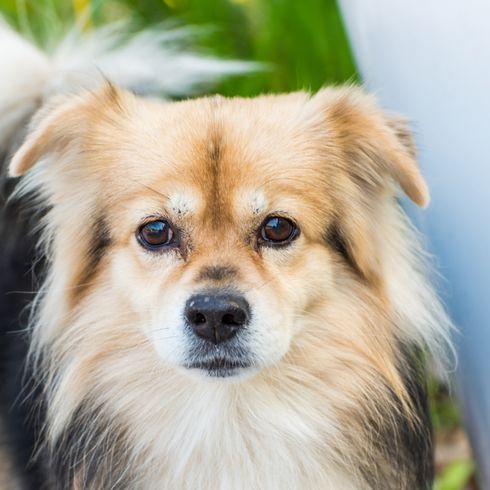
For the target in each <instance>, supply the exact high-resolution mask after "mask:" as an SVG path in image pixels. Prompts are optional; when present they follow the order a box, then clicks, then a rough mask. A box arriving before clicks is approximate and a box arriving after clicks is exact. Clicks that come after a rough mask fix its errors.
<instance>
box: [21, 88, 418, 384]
mask: <svg viewBox="0 0 490 490" xmlns="http://www.w3.org/2000/svg"><path fill="white" fill-rule="evenodd" d="M40 120H41V122H40V124H39V127H38V129H36V130H35V131H34V132H33V133H31V136H30V138H28V140H27V142H26V143H25V145H24V147H23V148H22V149H21V150H20V152H19V153H18V154H17V156H16V158H15V159H14V161H13V164H12V169H13V172H14V173H22V172H23V171H25V170H26V169H27V168H28V167H30V166H31V165H33V164H34V163H35V162H36V161H37V160H39V159H42V158H43V157H45V156H46V155H47V154H53V155H55V158H54V161H52V162H48V161H47V160H46V161H45V162H44V163H40V165H39V168H40V169H41V170H40V171H41V172H42V174H41V175H43V177H39V178H40V179H41V180H42V179H44V185H45V186H46V187H48V190H47V191H46V194H47V195H49V198H50V199H51V201H52V205H53V206H54V208H53V213H54V215H55V216H57V217H58V218H55V219H53V220H52V222H53V223H55V224H53V226H56V227H58V228H57V229H56V231H55V238H54V241H55V243H56V246H58V260H57V263H59V264H60V265H59V267H60V268H63V269H64V274H65V276H66V277H65V279H64V286H65V288H66V295H65V297H66V305H65V307H66V308H67V309H72V310H75V311H76V310H77V309H79V308H82V309H83V304H84V302H86V301H92V299H90V298H93V296H94V295H99V296H100V295H105V298H106V304H107V307H106V311H104V312H103V314H105V315H108V316H112V317H113V318H114V322H115V325H112V329H113V334H114V335H117V334H118V333H119V334H120V335H121V336H124V335H125V332H126V329H127V328H129V327H128V325H131V328H137V329H138V331H139V332H141V333H143V334H144V336H145V338H146V339H148V340H149V341H150V343H151V345H152V346H153V348H154V352H156V353H157V354H158V356H159V358H160V359H161V362H162V363H164V364H165V365H168V366H172V367H177V368H178V369H180V370H181V371H182V370H183V371H185V372H188V373H189V374H192V373H199V374H202V375H205V376H209V377H220V378H222V377H238V378H241V377H243V376H245V375H247V374H253V373H256V372H257V371H260V370H263V369H266V368H268V367H271V366H274V365H277V363H278V361H280V360H281V359H282V358H283V357H284V356H286V355H288V353H289V354H290V353H291V352H293V351H294V348H293V347H292V346H296V347H297V348H298V349H299V348H300V347H298V346H301V343H302V339H304V338H308V337H310V338H311V337H314V336H315V335H316V334H315V333H314V331H313V330H314V329H317V330H318V329H323V332H324V333H323V334H322V335H323V338H322V340H321V341H322V343H325V344H328V343H329V335H331V340H332V342H334V340H335V338H336V336H338V330H339V329H343V328H348V326H347V325H348V322H347V324H346V325H344V324H342V321H341V322H340V324H339V322H338V321H336V319H337V320H338V319H339V318H341V317H342V315H345V316H347V315H348V313H347V312H346V311H343V313H342V311H341V310H342V308H344V310H345V304H346V303H347V304H348V303H349V301H351V302H352V304H353V305H354V306H353V307H354V308H355V303H356V302H357V301H361V300H362V301H371V302H373V301H374V302H379V305H380V306H379V308H380V311H381V309H383V308H385V307H384V306H383V301H384V298H385V284H384V272H383V268H382V266H381V264H380V262H381V258H380V250H381V248H382V240H383V239H384V237H383V236H382V231H381V229H382V224H381V223H378V222H377V220H378V218H379V219H380V217H381V216H382V214H383V209H384V207H385V206H386V203H387V202H388V203H390V204H389V205H393V206H394V204H393V203H392V201H393V198H392V195H393V191H392V182H393V181H397V182H398V183H399V184H401V186H402V187H403V189H404V190H405V192H406V193H407V194H409V195H410V197H411V198H412V199H413V200H415V201H416V202H418V203H419V204H424V203H425V201H426V199H427V195H426V189H425V185H424V183H423V181H422V179H421V177H420V175H419V173H418V171H417V167H416V166H415V163H414V161H413V155H412V151H411V148H410V144H408V142H407V140H406V133H405V132H404V131H403V130H402V129H401V128H400V127H399V125H397V124H396V123H393V122H392V121H391V120H389V119H388V118H387V117H385V116H384V115H383V114H381V113H380V112H379V111H378V110H377V109H375V107H374V106H373V105H372V104H371V102H370V101H369V99H367V98H365V97H364V96H360V95H359V94H357V93H353V94H352V93H351V92H350V91H349V90H346V91H344V92H339V91H335V90H325V91H323V92H321V93H319V94H318V95H316V96H315V97H313V98H311V97H310V96H308V95H306V94H303V93H298V94H292V95H287V96H272V97H260V98H256V99H249V100H244V99H231V100H226V99H220V98H212V99H200V100H195V101H184V102H179V103H164V102H154V101H144V100H139V99H137V98H136V97H133V96H132V95H129V94H126V93H121V92H115V91H114V89H112V88H108V89H106V90H105V91H104V92H103V93H101V94H96V95H93V94H90V95H87V96H85V97H84V98H81V99H77V100H74V101H68V102H66V103H62V104H60V105H57V106H56V107H55V108H53V109H50V110H47V111H46V113H45V114H42V115H41V117H40ZM70 213H71V214H70ZM68 215H70V216H68ZM56 221H58V222H57V223H56ZM378 227H379V228H378ZM55 265H56V263H55ZM349 295H350V298H349V299H346V297H349ZM368 297H369V298H375V299H366V298H368ZM60 308H61V307H60ZM335 308H337V310H335ZM99 309H100V308H99ZM385 311H386V309H383V312H385ZM380 315H381V314H380ZM381 316H382V315H381ZM121 319H123V320H121ZM118 324H119V326H120V329H119V330H118V328H119V327H118ZM311 325H315V327H314V329H311V330H309V329H310V326H311ZM311 328H313V327H311ZM366 328H370V327H368V326H366ZM329 332H330V333H329ZM350 335H352V336H355V335H357V334H356V333H355V332H351V333H350ZM354 341H355V339H354Z"/></svg>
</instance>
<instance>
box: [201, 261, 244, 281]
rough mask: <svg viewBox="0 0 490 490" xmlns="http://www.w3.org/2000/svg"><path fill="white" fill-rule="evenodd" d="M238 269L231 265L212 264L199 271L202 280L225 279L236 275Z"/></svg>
mask: <svg viewBox="0 0 490 490" xmlns="http://www.w3.org/2000/svg"><path fill="white" fill-rule="evenodd" d="M237 273H238V272H237V270H236V269H235V268H234V267H232V266H230V265H211V266H207V267H204V268H203V269H201V271H200V272H199V276H198V280H200V281H223V280H224V279H232V278H234V277H236V275H237Z"/></svg>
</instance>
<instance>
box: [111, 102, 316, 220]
mask: <svg viewBox="0 0 490 490" xmlns="http://www.w3.org/2000/svg"><path fill="white" fill-rule="evenodd" d="M265 99H266V100H264V101H262V102H261V101H260V100H257V99H251V100H246V99H238V100H234V99H231V100H230V99H221V98H218V99H214V98H212V99H200V100H195V101H186V102H184V103H167V104H162V105H158V104H156V105H154V106H152V107H151V111H140V113H139V115H140V116H141V117H139V118H138V119H136V118H132V120H131V128H130V129H129V130H128V133H129V134H127V135H126V136H125V138H126V140H125V142H124V144H123V145H121V150H120V151H121V152H122V153H120V155H121V157H120V159H119V160H120V161H119V162H118V166H119V168H120V169H121V170H122V171H123V172H124V175H126V176H127V175H128V174H131V177H130V179H131V180H132V181H133V182H135V183H136V184H137V186H138V187H139V188H140V189H143V190H144V189H150V190H151V191H157V193H161V195H162V196H165V199H166V201H167V202H166V205H167V206H168V207H170V209H171V210H172V213H174V214H178V215H185V214H194V213H196V212H199V211H202V210H204V213H205V215H207V216H209V217H210V219H211V218H213V219H214V220H224V219H226V218H227V217H229V216H231V215H232V214H233V215H236V214H237V213H238V214H242V215H243V214H247V215H249V214H253V215H260V214H262V213H264V212H266V210H267V209H271V208H276V209H280V208H283V209H284V210H286V211H287V210H288V205H289V204H290V203H292V206H293V207H295V206H296V207H297V202H294V200H295V196H296V197H297V198H298V199H300V200H303V201H304V200H305V199H306V200H308V199H311V198H313V197H314V192H313V191H314V189H315V188H318V187H319V183H320V181H321V175H320V171H319V169H320V167H321V162H320V160H321V157H320V154H319V152H317V151H316V150H317V148H316V146H315V144H314V142H312V137H311V134H310V133H309V132H308V129H309V128H308V126H307V124H302V122H301V121H300V120H299V116H298V114H299V113H300V112H301V111H300V108H301V101H297V100H295V99H293V100H290V99H289V98H288V97H286V100H285V101H284V102H281V101H280V100H279V99H280V98H277V99H278V100H276V98H272V100H273V102H271V100H269V99H268V98H265ZM125 148H126V149H128V148H130V150H129V151H125ZM128 157H129V158H128ZM121 175H123V174H121ZM126 180H127V179H126ZM139 184H143V186H140V185H139ZM153 194H156V193H153ZM156 197H158V196H156ZM284 203H285V204H284ZM227 215H228V216H227Z"/></svg>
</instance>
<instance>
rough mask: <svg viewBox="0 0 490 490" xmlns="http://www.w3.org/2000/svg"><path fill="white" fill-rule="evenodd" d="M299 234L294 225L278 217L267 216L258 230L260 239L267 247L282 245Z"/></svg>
mask: <svg viewBox="0 0 490 490" xmlns="http://www.w3.org/2000/svg"><path fill="white" fill-rule="evenodd" d="M298 234H299V230H298V228H297V227H296V226H295V224H294V223H293V222H292V221H291V220H289V219H287V218H281V217H280V216H269V217H268V218H267V219H266V220H265V221H264V224H263V225H262V227H261V229H260V238H261V239H262V241H263V242H265V243H267V244H269V245H284V244H286V243H289V242H291V241H292V240H294V239H295V238H296V237H297V236H298Z"/></svg>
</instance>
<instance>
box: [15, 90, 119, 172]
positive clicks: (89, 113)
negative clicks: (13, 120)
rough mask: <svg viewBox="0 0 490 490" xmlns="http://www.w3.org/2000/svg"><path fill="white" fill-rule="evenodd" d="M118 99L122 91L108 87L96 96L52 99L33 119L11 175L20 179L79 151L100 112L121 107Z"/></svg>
mask: <svg viewBox="0 0 490 490" xmlns="http://www.w3.org/2000/svg"><path fill="white" fill-rule="evenodd" d="M119 97H120V93H119V90H118V89H116V88H115V87H114V86H113V85H111V84H109V83H107V84H106V85H105V86H104V87H103V89H102V90H100V91H97V92H86V93H84V94H82V95H73V96H63V97H55V98H54V99H52V100H51V101H50V102H48V103H47V104H46V105H45V106H44V107H42V108H41V109H40V110H39V111H38V112H37V114H35V115H34V117H33V118H32V121H31V123H30V125H29V126H30V130H29V131H28V134H27V136H26V138H25V140H24V142H23V144H22V145H21V146H20V148H19V149H18V150H17V152H16V153H15V154H14V156H13V157H12V160H11V162H10V166H9V175H10V176H11V177H19V176H21V175H23V174H25V173H26V172H27V171H28V170H30V169H31V168H32V167H33V166H34V165H35V164H36V163H37V162H39V161H40V160H43V159H44V158H47V157H50V156H54V157H57V156H63V155H64V154H65V153H66V152H67V151H68V149H70V148H74V147H75V148H76V147H77V146H78V147H80V146H81V145H82V138H83V136H84V135H85V134H87V131H88V129H89V125H90V122H91V121H93V120H94V118H96V117H97V112H100V111H102V110H104V109H106V108H107V107H108V106H109V105H110V106H113V105H114V104H116V105H117V106H119V103H120V100H119ZM77 144H78V145H77Z"/></svg>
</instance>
